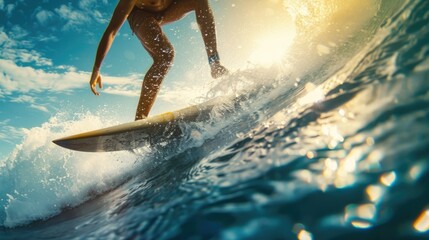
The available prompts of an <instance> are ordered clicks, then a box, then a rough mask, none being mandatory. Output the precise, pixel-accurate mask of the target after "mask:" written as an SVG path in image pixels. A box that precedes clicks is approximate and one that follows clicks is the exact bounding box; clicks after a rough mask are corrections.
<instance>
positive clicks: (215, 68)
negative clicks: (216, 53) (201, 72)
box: [210, 62, 229, 78]
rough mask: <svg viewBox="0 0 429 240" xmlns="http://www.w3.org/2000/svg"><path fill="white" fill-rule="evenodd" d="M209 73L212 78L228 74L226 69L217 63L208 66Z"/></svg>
mask: <svg viewBox="0 0 429 240" xmlns="http://www.w3.org/2000/svg"><path fill="white" fill-rule="evenodd" d="M210 68H211V73H212V77H213V78H220V77H222V76H224V75H227V74H228V73H229V71H228V69H226V68H225V67H224V66H222V65H221V64H220V63H219V62H214V63H212V64H210Z"/></svg>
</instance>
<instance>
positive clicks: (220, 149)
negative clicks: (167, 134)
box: [0, 0, 429, 240]
mask: <svg viewBox="0 0 429 240" xmlns="http://www.w3.org/2000/svg"><path fill="white" fill-rule="evenodd" d="M373 2H374V5H376V6H377V9H376V12H375V14H374V15H372V16H371V17H370V18H369V19H368V20H367V21H365V22H364V23H363V25H362V26H361V27H360V28H359V31H357V32H353V34H351V35H350V37H348V38H347V40H344V41H343V42H340V43H338V42H337V43H336V44H333V43H332V44H330V41H327V44H321V43H318V44H313V43H315V39H316V38H318V37H320V35H318V34H316V33H314V36H310V35H311V34H310V35H309V33H308V32H303V33H302V35H299V34H298V36H297V38H298V39H299V38H300V37H302V39H301V40H302V41H296V42H295V43H294V45H292V49H294V48H296V49H305V48H306V49H313V50H314V51H313V53H314V54H309V53H302V52H299V51H296V52H293V53H290V54H289V55H288V57H286V58H285V61H284V62H283V65H281V66H276V67H275V70H273V68H257V67H255V68H250V69H246V70H242V71H238V72H237V73H233V74H232V76H231V77H230V79H228V81H233V80H236V81H237V82H238V81H239V80H240V81H242V80H243V79H244V80H245V81H244V82H246V81H247V82H251V83H248V84H247V85H246V83H242V84H243V86H241V88H242V89H241V90H240V91H241V92H240V93H241V95H240V96H242V97H241V98H240V99H238V100H237V101H234V102H228V101H225V103H224V104H223V105H221V106H219V107H218V108H216V109H214V110H213V112H212V116H211V120H210V121H208V122H203V123H195V124H189V125H186V126H183V131H184V133H185V136H184V137H183V138H181V139H173V140H171V142H164V143H160V144H159V145H157V146H148V147H147V148H143V149H139V150H137V151H136V152H134V153H129V152H126V153H115V154H109V155H107V154H106V155H103V154H93V155H92V154H90V155H87V154H81V153H75V152H68V151H66V150H64V151H63V150H57V148H55V147H54V146H51V147H44V146H34V145H32V141H31V139H27V140H25V141H24V142H23V143H22V146H21V147H18V148H17V149H16V150H15V151H14V153H13V154H12V155H11V156H10V157H9V159H8V162H7V164H6V165H4V166H0V167H1V173H2V174H1V175H0V176H1V177H0V180H2V181H1V182H2V187H1V188H0V194H1V200H0V203H1V211H0V225H1V226H2V227H1V228H0V238H1V239H27V238H28V239H30V238H31V239H52V238H61V239H300V240H304V239H429V190H428V187H427V184H428V183H429V148H428V147H429V138H428V137H429V125H428V123H429V83H428V79H429V57H428V56H429V40H428V39H429V26H428V23H429V1H425V0H420V1H417V0H416V1H411V0H410V1H393V0H384V1H373ZM311 6H312V5H308V6H307V7H309V8H310V7H311ZM304 17H305V16H297V19H296V21H297V22H300V21H303V20H302V19H303V18H304ZM302 24H304V25H305V24H306V23H305V22H302ZM312 31H313V32H316V30H315V29H312ZM325 31H327V30H326V29H325ZM304 35H305V36H306V38H305V39H304V37H303V36H304ZM326 35H329V36H332V35H335V33H334V32H327V33H326ZM312 44H313V45H314V46H313V45H312ZM304 52H305V51H304ZM304 65H305V68H304V67H303V66H304ZM297 68H299V71H297V70H296V69H297ZM279 69H280V70H279ZM303 69H304V70H303ZM252 79H253V80H254V81H253V82H252ZM255 79H256V80H257V81H256V80H255ZM261 79H262V80H261ZM255 82H257V84H256V83H255ZM261 82H262V84H261ZM238 88H240V87H239V86H238ZM219 91H220V92H222V91H221V90H219V88H214V89H213V91H212V92H211V94H212V95H216V94H217V92H219ZM243 94H244V95H243ZM60 117H61V116H58V118H60ZM87 119H90V120H91V122H95V123H94V124H95V125H97V124H99V125H100V124H106V125H109V123H101V122H97V120H98V121H99V119H98V118H97V117H96V116H92V115H83V116H82V117H81V119H80V120H78V121H76V122H72V123H70V125H66V126H64V125H62V124H61V122H62V121H60V120H58V119H52V120H51V121H50V122H49V123H46V124H45V125H44V126H42V127H41V128H37V129H34V130H32V131H33V134H35V136H37V137H38V138H40V137H46V138H47V139H48V140H47V142H48V141H49V139H50V138H53V137H55V136H62V135H67V134H66V133H70V132H73V131H75V129H77V128H80V127H82V126H81V125H83V124H85V123H87V122H88V121H87ZM89 127H91V126H89ZM24 149H25V150H24ZM98 158H102V159H101V163H103V164H105V165H108V166H103V167H102V168H103V170H100V169H97V168H100V165H99V164H100V161H98V162H97V161H96V159H98ZM103 158H104V159H103ZM28 159H30V160H28ZM47 159H55V160H57V161H56V162H55V161H53V160H52V161H51V162H50V163H47ZM35 167H38V169H41V170H39V171H40V173H35V172H31V169H34V168H35ZM106 168H107V169H106ZM94 169H97V170H96V171H95V170H94ZM118 172H119V173H122V174H119V173H118ZM124 172H125V173H126V174H124ZM45 176H47V177H45ZM36 180H37V181H41V182H43V185H42V187H40V186H39V185H40V184H38V185H37V186H39V187H36V185H31V184H32V182H34V181H36Z"/></svg>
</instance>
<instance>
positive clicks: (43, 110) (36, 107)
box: [30, 104, 49, 113]
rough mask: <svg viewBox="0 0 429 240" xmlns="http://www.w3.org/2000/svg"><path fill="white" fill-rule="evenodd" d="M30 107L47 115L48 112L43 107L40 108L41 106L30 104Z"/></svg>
mask: <svg viewBox="0 0 429 240" xmlns="http://www.w3.org/2000/svg"><path fill="white" fill-rule="evenodd" d="M30 107H31V108H34V109H36V110H39V111H42V112H46V113H49V110H48V109H47V108H46V107H45V106H42V105H36V104H31V105H30Z"/></svg>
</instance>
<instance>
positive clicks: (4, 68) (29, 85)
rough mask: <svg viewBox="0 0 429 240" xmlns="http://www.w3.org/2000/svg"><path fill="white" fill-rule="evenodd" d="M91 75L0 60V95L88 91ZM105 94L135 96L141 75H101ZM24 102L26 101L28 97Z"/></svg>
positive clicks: (70, 69)
mask: <svg viewBox="0 0 429 240" xmlns="http://www.w3.org/2000/svg"><path fill="white" fill-rule="evenodd" d="M89 78H90V73H88V72H78V71H76V70H75V69H74V68H68V69H66V71H65V72H64V73H59V72H48V71H44V70H42V69H34V68H32V67H22V66H18V65H17V64H16V63H15V62H13V61H11V60H4V59H0V90H2V92H3V94H11V93H12V92H17V93H24V94H25V93H30V92H42V91H54V92H56V93H58V92H66V91H71V90H75V89H79V88H88V91H89V84H88V82H89ZM102 79H103V84H104V85H105V86H106V88H107V89H108V90H107V91H106V93H110V94H119V95H123V96H135V95H136V94H135V93H134V92H135V91H139V89H140V85H141V76H138V75H131V76H129V77H110V76H103V77H102ZM24 100H29V98H28V97H26V99H24Z"/></svg>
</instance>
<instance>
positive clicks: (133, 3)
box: [89, 0, 228, 120]
mask: <svg viewBox="0 0 429 240" xmlns="http://www.w3.org/2000/svg"><path fill="white" fill-rule="evenodd" d="M191 11H195V15H196V20H197V23H198V26H199V28H200V31H201V34H202V37H203V40H204V44H205V48H206V52H207V56H208V61H209V65H210V68H211V75H212V77H213V78H218V77H220V76H222V75H224V74H226V73H227V72H228V70H227V69H226V68H225V67H224V66H223V65H222V64H221V63H220V58H219V54H218V51H217V43H216V30H215V22H214V17H213V13H212V10H211V8H210V6H209V3H208V0H119V2H118V4H117V6H116V8H115V10H114V12H113V15H112V18H111V19H110V22H109V24H108V26H107V28H106V30H105V32H104V34H103V36H102V38H101V40H100V43H99V45H98V49H97V54H96V57H95V62H94V67H93V70H92V75H91V80H90V82H89V83H90V86H91V91H92V92H93V93H94V94H95V95H99V93H98V92H97V89H96V86H97V85H98V86H99V88H102V83H101V75H100V66H101V63H102V61H103V59H104V57H105V56H106V54H107V52H108V51H109V49H110V46H111V45H112V42H113V40H114V38H115V36H116V33H117V32H118V31H119V29H120V28H121V26H122V24H123V23H124V22H125V19H128V22H129V24H130V27H131V30H132V31H133V32H134V34H135V35H136V36H137V37H138V39H139V40H140V42H141V43H142V45H143V47H144V48H145V49H146V51H147V52H148V53H149V55H150V56H151V57H152V59H153V64H152V66H151V67H150V68H149V70H148V71H147V72H146V75H145V77H144V80H143V85H142V90H141V95H140V99H139V102H138V105H137V111H136V116H135V120H140V119H144V118H146V117H147V116H148V114H149V111H150V109H151V108H152V105H153V103H154V102H155V98H156V95H157V93H158V91H159V88H160V85H161V82H162V80H163V79H164V77H165V75H166V74H167V72H168V70H169V69H170V67H171V66H172V63H173V58H174V49H173V46H172V45H171V43H170V41H169V40H168V39H167V37H166V35H165V34H164V32H163V31H162V29H161V26H163V25H165V24H168V23H171V22H174V21H177V20H179V19H181V18H182V17H184V16H185V15H186V14H187V13H189V12H191Z"/></svg>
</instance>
